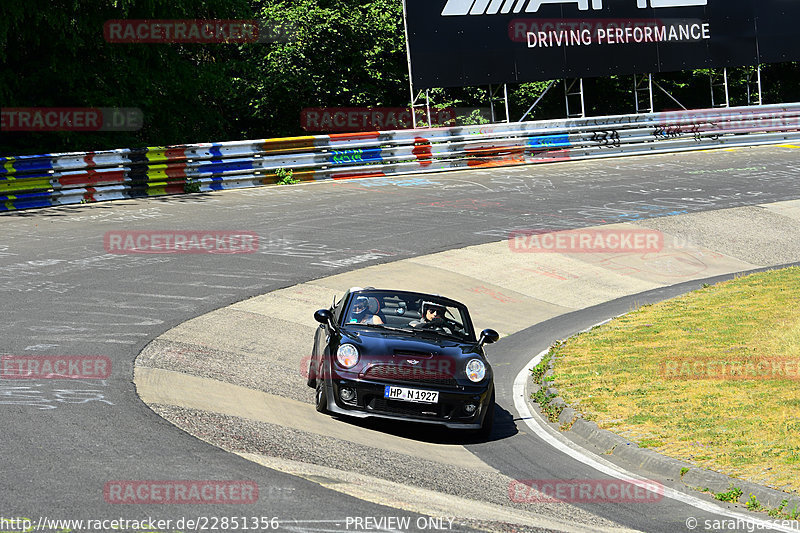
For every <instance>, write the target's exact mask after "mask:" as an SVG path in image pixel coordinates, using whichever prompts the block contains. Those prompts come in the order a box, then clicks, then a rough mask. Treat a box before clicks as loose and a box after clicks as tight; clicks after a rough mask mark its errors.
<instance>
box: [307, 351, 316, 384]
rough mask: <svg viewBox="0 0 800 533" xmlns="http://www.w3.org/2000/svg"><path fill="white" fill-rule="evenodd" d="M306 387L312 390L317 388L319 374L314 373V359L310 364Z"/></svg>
mask: <svg viewBox="0 0 800 533" xmlns="http://www.w3.org/2000/svg"><path fill="white" fill-rule="evenodd" d="M306 385H308V386H309V387H311V388H312V389H316V388H317V374H316V373H315V372H314V359H313V358H312V359H311V361H309V362H308V379H306Z"/></svg>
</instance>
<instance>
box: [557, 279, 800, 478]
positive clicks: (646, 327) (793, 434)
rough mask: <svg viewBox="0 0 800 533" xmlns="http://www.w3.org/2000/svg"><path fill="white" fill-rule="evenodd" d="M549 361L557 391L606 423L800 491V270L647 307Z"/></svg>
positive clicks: (650, 443)
mask: <svg viewBox="0 0 800 533" xmlns="http://www.w3.org/2000/svg"><path fill="white" fill-rule="evenodd" d="M550 356H551V357H553V358H555V374H554V376H553V378H552V380H553V381H552V383H553V386H555V387H557V388H558V390H559V392H560V394H561V396H562V397H563V398H564V399H565V400H566V402H567V404H568V405H570V406H571V407H573V408H575V409H577V410H579V411H581V412H582V413H583V416H584V417H585V418H586V419H589V420H594V421H595V422H597V424H598V425H599V426H600V427H601V428H604V429H608V430H611V431H614V432H615V433H617V434H620V435H624V436H626V437H627V438H629V439H631V440H632V441H634V442H637V443H638V444H639V445H640V446H641V447H648V448H651V449H654V450H656V451H658V452H660V453H662V454H665V455H668V456H671V457H675V458H678V459H682V460H685V461H687V462H689V463H692V464H695V465H697V466H700V467H703V468H708V469H711V470H715V471H718V472H722V473H725V474H727V475H730V476H734V477H737V478H740V479H746V480H749V481H753V482H755V483H759V484H763V485H768V486H771V487H774V488H778V489H781V490H785V491H787V492H795V491H800V475H799V473H800V268H789V269H785V270H780V271H771V272H765V273H760V274H754V275H751V276H747V277H742V278H738V279H735V280H732V281H729V282H725V283H721V284H719V285H715V286H710V287H704V288H703V289H701V290H698V291H695V292H693V293H691V294H687V295H685V296H683V297H680V298H676V299H674V300H670V301H666V302H662V303H660V304H657V305H653V306H645V307H643V308H641V309H638V310H636V311H634V312H632V313H629V314H627V315H625V316H623V317H621V318H619V319H616V320H613V321H612V322H610V323H609V324H606V325H604V326H601V327H598V328H595V329H593V330H592V331H589V332H587V333H584V334H581V335H578V336H577V337H574V338H572V339H569V341H567V342H565V343H562V344H560V345H558V346H556V347H554V348H553V350H552V351H551V354H550Z"/></svg>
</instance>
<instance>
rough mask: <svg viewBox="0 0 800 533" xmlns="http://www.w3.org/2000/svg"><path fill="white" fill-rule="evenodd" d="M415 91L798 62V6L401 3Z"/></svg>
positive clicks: (721, 0)
mask: <svg viewBox="0 0 800 533" xmlns="http://www.w3.org/2000/svg"><path fill="white" fill-rule="evenodd" d="M405 3H406V23H407V30H408V45H409V51H410V54H411V65H412V68H411V73H412V80H413V83H414V86H415V87H416V88H417V89H427V88H433V87H463V86H477V85H488V84H502V83H524V82H530V81H539V80H550V79H560V78H579V77H593V76H608V75H612V74H633V73H642V74H645V73H656V72H669V71H679V70H689V69H697V68H721V67H732V66H742V65H756V64H758V63H771V62H780V61H794V60H798V59H800V45H798V41H797V38H796V36H795V35H793V32H794V26H795V25H796V23H797V21H798V20H800V1H798V0H405Z"/></svg>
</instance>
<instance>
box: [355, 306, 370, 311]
mask: <svg viewBox="0 0 800 533" xmlns="http://www.w3.org/2000/svg"><path fill="white" fill-rule="evenodd" d="M366 308H367V306H366V305H364V304H355V305H353V311H361V310H362V309H366Z"/></svg>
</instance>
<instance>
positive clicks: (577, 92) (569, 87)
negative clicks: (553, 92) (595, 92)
mask: <svg viewBox="0 0 800 533" xmlns="http://www.w3.org/2000/svg"><path fill="white" fill-rule="evenodd" d="M575 84H578V88H577V89H575ZM570 91H572V92H570ZM570 96H572V97H573V98H574V97H576V96H577V97H578V98H579V100H580V103H581V112H580V113H570V111H569V99H570ZM564 102H565V103H566V106H567V118H586V99H585V98H584V91H583V78H572V79H568V78H564Z"/></svg>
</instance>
